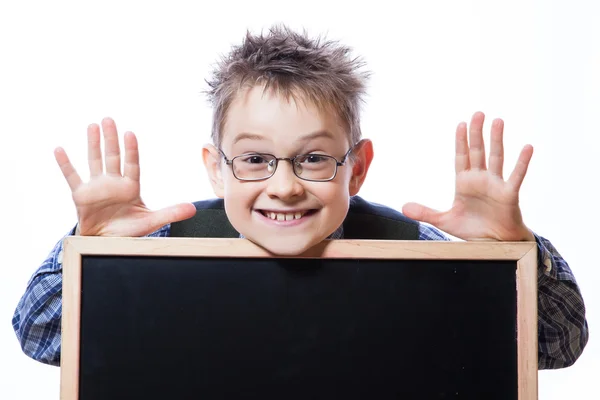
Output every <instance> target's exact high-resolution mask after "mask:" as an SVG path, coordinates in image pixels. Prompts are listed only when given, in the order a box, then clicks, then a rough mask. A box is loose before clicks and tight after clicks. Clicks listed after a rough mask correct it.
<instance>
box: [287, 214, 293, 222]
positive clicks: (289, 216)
mask: <svg viewBox="0 0 600 400" xmlns="http://www.w3.org/2000/svg"><path fill="white" fill-rule="evenodd" d="M293 219H294V214H285V220H286V221H291V220H293Z"/></svg>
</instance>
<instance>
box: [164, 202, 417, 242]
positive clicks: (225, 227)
mask: <svg viewBox="0 0 600 400" xmlns="http://www.w3.org/2000/svg"><path fill="white" fill-rule="evenodd" d="M194 205H195V206H196V210H197V211H196V215H194V216H193V217H192V218H189V219H186V220H184V221H180V222H174V223H172V224H171V236H172V237H213V238H237V237H240V234H239V232H237V231H236V230H235V229H234V228H233V226H232V225H231V223H230V222H229V219H228V218H227V214H225V208H224V202H223V200H222V199H214V200H205V201H198V202H196V203H194ZM343 227H344V239H379V240H418V239H419V224H418V222H416V221H414V220H411V219H409V218H407V217H405V216H404V215H402V214H401V213H399V212H398V211H396V210H394V209H391V208H389V207H386V206H382V205H380V204H376V203H369V202H368V201H365V200H363V199H362V198H361V197H358V196H354V197H352V198H351V199H350V208H349V210H348V214H347V215H346V219H345V220H344V223H343Z"/></svg>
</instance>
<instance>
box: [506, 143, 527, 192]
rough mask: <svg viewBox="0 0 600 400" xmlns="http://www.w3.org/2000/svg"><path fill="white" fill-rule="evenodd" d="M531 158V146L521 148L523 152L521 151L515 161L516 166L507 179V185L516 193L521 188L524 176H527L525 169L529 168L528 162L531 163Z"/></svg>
mask: <svg viewBox="0 0 600 400" xmlns="http://www.w3.org/2000/svg"><path fill="white" fill-rule="evenodd" d="M532 156H533V146H531V145H527V146H525V147H523V150H521V154H520V155H519V159H518V160H517V165H516V166H515V169H514V170H513V172H512V173H511V174H510V177H509V178H508V182H507V183H508V184H509V185H510V186H511V187H512V188H513V190H514V191H516V192H518V191H519V189H520V188H521V184H522V183H523V179H525V174H527V168H528V167H529V162H530V161H531V157H532Z"/></svg>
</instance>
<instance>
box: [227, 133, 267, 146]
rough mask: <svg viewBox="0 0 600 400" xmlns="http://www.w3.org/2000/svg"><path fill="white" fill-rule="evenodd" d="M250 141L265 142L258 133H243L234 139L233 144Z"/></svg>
mask: <svg viewBox="0 0 600 400" xmlns="http://www.w3.org/2000/svg"><path fill="white" fill-rule="evenodd" d="M244 139H249V140H265V139H266V138H265V137H264V136H261V135H258V134H256V133H248V132H242V133H240V134H239V135H237V136H236V137H235V139H233V144H236V143H237V142H239V141H240V140H244Z"/></svg>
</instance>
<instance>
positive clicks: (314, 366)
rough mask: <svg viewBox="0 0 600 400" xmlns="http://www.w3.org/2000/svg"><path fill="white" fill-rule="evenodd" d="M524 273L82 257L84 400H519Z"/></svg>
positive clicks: (395, 263)
mask: <svg viewBox="0 0 600 400" xmlns="http://www.w3.org/2000/svg"><path fill="white" fill-rule="evenodd" d="M516 268H517V262H516V261H490V260H481V261H473V260H469V261H447V260H446V261H445V260H384V259H381V260H377V259H365V260H359V259H275V258H254V259H253V258H231V259H226V258H194V257H190V258H185V257H181V258H173V257H156V256H122V257H116V256H98V255H93V256H90V255H84V256H83V257H82V259H81V320H80V321H81V322H80V323H81V326H80V329H81V330H80V340H81V341H80V359H79V399H80V400H96V399H102V400H105V399H111V400H118V399H133V398H135V399H249V398H260V399H303V400H305V399H477V400H481V399H486V400H494V399H498V400H511V399H517V396H518V394H517V383H518V381H517V340H516V333H515V332H516V313H517V300H516V294H515V293H516V289H515V288H516Z"/></svg>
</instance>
